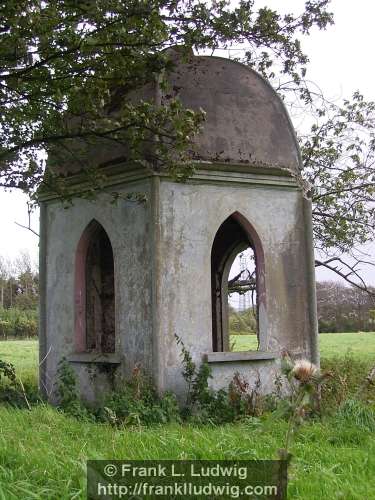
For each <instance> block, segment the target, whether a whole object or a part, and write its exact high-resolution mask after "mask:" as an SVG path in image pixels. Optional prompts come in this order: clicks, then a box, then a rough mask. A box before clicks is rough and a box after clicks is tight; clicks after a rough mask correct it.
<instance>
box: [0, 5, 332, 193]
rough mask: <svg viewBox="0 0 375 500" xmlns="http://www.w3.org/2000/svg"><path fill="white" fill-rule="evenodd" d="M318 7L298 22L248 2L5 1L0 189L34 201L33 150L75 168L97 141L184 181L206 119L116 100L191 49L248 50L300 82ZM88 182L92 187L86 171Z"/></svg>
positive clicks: (38, 171)
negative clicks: (122, 146)
mask: <svg viewBox="0 0 375 500" xmlns="http://www.w3.org/2000/svg"><path fill="white" fill-rule="evenodd" d="M327 3H328V0H314V1H309V2H306V7H305V11H304V12H303V13H302V14H301V15H299V16H294V15H292V14H290V15H286V16H279V15H278V14H277V13H276V12H273V11H272V10H271V9H268V8H262V9H260V10H256V9H255V7H254V1H253V0H250V1H244V0H242V1H240V2H239V4H238V6H237V7H231V6H230V2H229V1H226V0H217V1H214V0H213V1H212V2H201V1H199V0H126V1H125V0H103V1H101V2H93V1H90V0H88V1H83V2H81V1H80V2H78V1H74V0H70V1H66V0H63V1H56V0H54V1H40V0H27V1H14V0H7V2H2V4H1V14H0V59H1V62H2V64H1V70H0V106H1V109H2V112H1V118H0V129H1V133H2V143H1V146H0V162H1V163H0V185H2V186H6V187H19V188H21V189H24V190H26V191H29V192H30V191H33V190H34V189H35V188H36V187H37V186H38V185H39V184H40V183H41V182H42V180H43V172H44V166H45V165H44V161H43V158H42V157H41V155H40V150H41V149H44V150H45V151H47V152H49V151H51V149H53V148H54V147H56V146H58V149H59V150H60V151H61V150H64V151H65V153H66V154H67V155H74V156H75V157H77V156H78V158H75V160H77V161H79V160H82V159H83V158H85V157H86V156H87V155H86V152H87V150H88V148H89V147H90V146H91V145H92V142H93V141H95V140H97V138H98V137H100V138H102V139H103V138H104V139H105V140H106V141H108V142H109V143H110V142H112V143H114V144H118V143H119V142H120V143H126V144H127V146H128V147H129V149H130V153H129V159H130V160H131V161H132V162H134V161H145V160H147V162H148V164H149V165H151V166H152V167H153V168H167V169H170V170H172V172H174V173H175V174H176V175H183V174H184V169H187V172H188V173H189V168H188V166H187V164H186V163H185V162H184V160H185V157H184V154H185V150H186V146H187V144H188V142H189V139H190V138H191V137H192V135H193V134H194V133H195V132H196V131H197V129H198V128H199V124H200V123H201V122H202V119H203V117H204V115H203V113H200V112H195V113H193V112H192V111H190V110H186V109H183V108H182V106H181V104H180V103H179V102H178V101H177V100H171V101H170V103H169V105H168V106H163V107H157V106H152V105H150V104H148V103H146V102H138V103H134V102H131V100H129V99H126V98H125V96H126V95H129V93H131V92H132V91H135V90H136V89H137V88H139V87H140V86H143V85H145V84H147V83H148V82H151V81H153V80H154V79H155V77H156V75H160V74H162V72H163V70H164V69H168V68H169V67H170V65H171V61H170V58H169V57H168V51H166V49H167V48H168V47H171V46H175V45H179V46H182V47H184V48H185V49H186V50H191V49H193V50H195V51H197V50H198V51H199V50H202V49H210V50H214V49H216V48H218V47H226V46H229V45H233V44H239V43H246V44H247V45H248V46H249V47H251V49H252V51H253V52H254V54H255V53H256V54H257V57H256V64H257V67H258V68H268V69H270V68H271V67H272V62H273V60H272V58H271V56H270V54H272V55H273V57H275V58H277V59H278V60H282V61H283V69H282V71H283V73H285V74H291V75H293V78H297V76H296V75H297V74H298V73H302V74H303V73H304V71H305V70H304V65H305V63H306V62H307V58H306V56H305V55H304V54H303V52H302V50H301V46H300V43H299V41H298V39H297V38H296V35H297V34H298V33H309V30H310V29H311V28H312V27H313V26H318V27H319V28H324V27H325V26H326V25H327V24H328V23H330V22H332V16H331V14H329V13H328V12H327V11H326V4H327ZM262 49H264V50H263V51H262ZM249 54H250V52H249V53H248V57H250V56H249ZM67 116H69V118H70V119H69V120H67V119H66V117H67ZM160 138H166V139H167V140H166V141H163V140H160ZM73 140H75V144H76V141H77V140H79V141H80V145H81V146H80V148H78V150H77V148H74V151H72V148H71V144H72V141H73ZM147 141H151V142H153V146H154V148H153V149H152V154H151V157H150V150H149V149H147V148H145V147H144V144H145V142H147ZM145 149H146V151H145ZM171 151H173V154H171ZM85 172H86V174H87V175H88V177H89V178H90V180H91V181H95V176H94V175H93V174H92V171H90V168H89V165H87V163H86V168H85ZM47 181H48V182H49V183H53V181H54V188H55V189H56V190H58V189H61V186H60V185H59V184H58V182H57V180H56V179H51V178H49V179H44V182H47Z"/></svg>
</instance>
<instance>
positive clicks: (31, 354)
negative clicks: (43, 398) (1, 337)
mask: <svg viewBox="0 0 375 500" xmlns="http://www.w3.org/2000/svg"><path fill="white" fill-rule="evenodd" d="M0 359H2V360H3V361H10V362H12V363H13V364H14V366H15V367H16V372H17V374H18V375H19V376H20V377H21V378H22V380H23V379H24V378H27V379H34V380H35V377H36V373H37V371H38V362H39V361H38V360H39V354H38V341H37V340H9V341H6V342H4V341H0Z"/></svg>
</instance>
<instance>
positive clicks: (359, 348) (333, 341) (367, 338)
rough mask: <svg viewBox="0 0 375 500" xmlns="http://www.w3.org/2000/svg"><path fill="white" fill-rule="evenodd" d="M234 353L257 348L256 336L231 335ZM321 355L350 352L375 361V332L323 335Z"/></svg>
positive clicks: (320, 338)
mask: <svg viewBox="0 0 375 500" xmlns="http://www.w3.org/2000/svg"><path fill="white" fill-rule="evenodd" d="M231 342H232V343H234V346H235V347H234V349H233V350H234V351H249V350H254V349H256V348H257V339H256V336H255V335H231ZM319 348H320V355H321V357H322V358H323V359H324V358H332V357H334V356H337V357H344V356H345V355H346V354H347V353H348V352H349V351H350V352H351V353H352V354H353V356H354V357H355V358H361V359H364V360H370V361H371V360H375V332H363V333H321V334H320V335H319Z"/></svg>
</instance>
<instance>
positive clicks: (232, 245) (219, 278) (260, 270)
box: [211, 212, 266, 352]
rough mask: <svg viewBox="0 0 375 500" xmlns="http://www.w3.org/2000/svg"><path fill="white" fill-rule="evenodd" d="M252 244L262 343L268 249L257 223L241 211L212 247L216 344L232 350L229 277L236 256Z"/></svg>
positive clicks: (229, 220)
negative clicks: (264, 245) (266, 249)
mask: <svg viewBox="0 0 375 500" xmlns="http://www.w3.org/2000/svg"><path fill="white" fill-rule="evenodd" d="M249 247H250V248H251V249H252V250H253V253H254V260H255V286H256V296H257V300H256V320H257V334H258V340H259V341H260V342H259V344H260V346H259V347H260V348H261V347H262V344H263V342H262V337H263V330H264V320H263V318H264V314H265V306H266V293H265V269H264V252H263V247H262V244H261V240H260V238H259V235H258V233H257V231H256V230H255V228H254V226H253V225H252V224H251V223H250V222H249V221H248V219H246V217H244V216H243V215H242V214H241V213H239V212H234V213H233V214H231V215H230V216H229V217H228V218H227V219H225V221H224V222H223V223H222V224H221V225H220V227H219V229H218V231H217V233H216V235H215V238H214V241H213V244H212V250H211V299H212V348H213V351H219V352H220V351H228V350H229V329H228V322H229V311H228V279H229V273H230V269H231V267H232V264H233V262H234V260H235V258H236V256H237V255H238V254H239V253H240V252H243V251H244V250H245V249H247V248H249Z"/></svg>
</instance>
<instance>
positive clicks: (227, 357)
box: [204, 351, 277, 363]
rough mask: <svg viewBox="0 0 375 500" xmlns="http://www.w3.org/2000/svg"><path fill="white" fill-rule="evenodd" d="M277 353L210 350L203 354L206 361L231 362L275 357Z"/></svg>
mask: <svg viewBox="0 0 375 500" xmlns="http://www.w3.org/2000/svg"><path fill="white" fill-rule="evenodd" d="M276 358H277V354H276V353H274V352H266V351H239V352H210V353H206V354H204V359H205V361H207V363H231V362H236V361H262V360H265V359H276Z"/></svg>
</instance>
